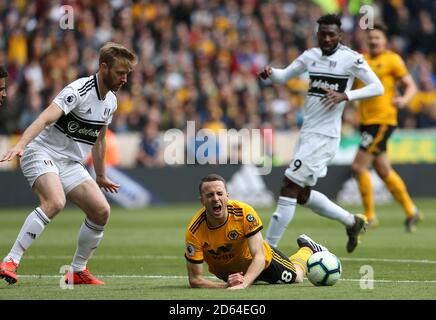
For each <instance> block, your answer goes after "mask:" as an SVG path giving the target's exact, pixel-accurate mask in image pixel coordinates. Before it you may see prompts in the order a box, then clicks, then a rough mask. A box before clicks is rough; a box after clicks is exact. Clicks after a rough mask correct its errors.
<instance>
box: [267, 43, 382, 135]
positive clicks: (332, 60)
mask: <svg viewBox="0 0 436 320" xmlns="http://www.w3.org/2000/svg"><path fill="white" fill-rule="evenodd" d="M272 71H273V72H272V75H271V76H270V78H271V80H272V81H273V82H277V83H284V82H286V81H287V80H289V79H291V78H293V77H295V76H297V75H299V74H302V73H304V72H306V71H307V72H308V73H309V78H310V83H309V89H308V91H307V94H306V100H305V103H304V107H303V116H304V120H303V126H302V128H301V132H314V133H320V134H324V135H326V136H330V137H340V134H341V124H342V112H343V110H344V107H345V105H346V102H345V101H343V102H341V103H339V104H337V105H335V106H333V107H330V108H327V107H326V106H325V105H323V104H322V103H321V101H320V98H321V97H322V96H323V95H324V94H325V92H324V91H323V89H325V88H328V89H332V90H335V91H337V92H343V93H345V94H346V95H347V96H348V100H349V101H352V100H357V99H362V98H370V97H372V96H377V95H381V94H383V85H382V84H381V82H380V80H379V79H378V78H377V76H376V75H375V73H374V72H373V71H372V69H371V68H370V67H369V65H368V63H367V62H366V61H365V60H364V58H363V56H362V55H361V54H359V53H357V52H356V51H353V50H351V49H350V48H348V47H346V46H344V45H342V44H339V45H338V47H337V48H336V50H335V51H334V52H333V53H331V54H330V55H323V53H322V51H321V49H320V48H312V49H309V50H306V51H305V52H304V53H303V54H301V55H300V56H299V57H298V58H297V59H295V60H294V61H293V62H292V63H291V64H290V65H289V66H288V67H287V68H285V69H276V68H272ZM354 78H358V79H360V80H362V82H363V83H365V85H366V87H364V88H361V89H357V90H350V89H351V87H352V85H353V82H354Z"/></svg>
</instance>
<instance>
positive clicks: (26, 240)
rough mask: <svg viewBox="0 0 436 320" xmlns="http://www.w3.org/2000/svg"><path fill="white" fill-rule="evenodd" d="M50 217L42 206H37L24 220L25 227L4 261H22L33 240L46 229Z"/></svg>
mask: <svg viewBox="0 0 436 320" xmlns="http://www.w3.org/2000/svg"><path fill="white" fill-rule="evenodd" d="M49 223H50V219H49V218H48V217H47V216H46V215H45V213H44V211H42V209H41V208H39V207H38V208H36V209H35V210H33V212H32V213H31V214H29V215H28V216H27V219H26V221H24V224H23V227H22V228H21V230H20V233H19V234H18V237H17V240H15V243H14V245H13V246H12V249H11V251H10V252H9V254H8V255H7V256H6V257H5V259H4V261H7V260H10V259H12V260H13V261H14V262H15V263H17V264H18V263H20V260H21V257H22V256H23V254H24V251H26V250H27V249H28V248H29V247H30V245H31V244H32V243H33V241H34V240H35V239H36V238H38V236H39V235H40V234H41V233H42V232H43V231H44V228H45V226H46V225H47V224H49Z"/></svg>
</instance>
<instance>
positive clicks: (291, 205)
mask: <svg viewBox="0 0 436 320" xmlns="http://www.w3.org/2000/svg"><path fill="white" fill-rule="evenodd" d="M296 205H297V199H292V198H288V197H282V196H280V197H279V200H278V201H277V209H276V211H275V212H274V214H273V216H272V218H271V220H270V222H269V227H268V233H267V235H266V242H268V244H269V245H270V246H272V247H277V245H278V244H279V241H280V239H281V237H282V235H283V233H284V232H285V230H286V228H287V227H288V224H289V223H290V222H291V220H292V218H293V217H294V213H295V206H296Z"/></svg>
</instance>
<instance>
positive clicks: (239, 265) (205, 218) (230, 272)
mask: <svg viewBox="0 0 436 320" xmlns="http://www.w3.org/2000/svg"><path fill="white" fill-rule="evenodd" d="M199 191H200V200H201V203H202V204H203V206H204V207H203V208H202V209H201V210H200V211H198V213H197V214H196V215H195V216H194V218H193V219H192V221H191V223H190V224H189V226H188V228H187V230H186V253H185V258H186V260H187V268H188V277H189V284H190V285H191V287H193V288H229V289H243V288H246V287H248V286H250V285H251V284H252V283H254V282H255V281H265V282H268V283H270V284H274V283H294V282H296V283H301V282H303V278H304V276H305V274H306V272H307V269H306V263H307V260H308V259H309V257H310V256H311V255H312V254H313V253H315V252H318V251H324V250H327V249H326V248H325V247H323V246H321V245H319V244H317V243H315V242H314V241H313V240H312V239H310V238H309V237H308V236H306V235H300V236H299V237H298V239H297V243H298V246H299V247H300V249H299V250H298V251H297V253H295V254H294V255H292V256H291V257H289V258H288V257H287V256H286V255H284V254H283V253H281V252H280V251H278V250H277V249H275V248H271V247H270V246H269V245H268V243H266V242H265V241H264V240H263V237H262V234H261V233H260V230H262V228H263V225H262V221H261V220H260V218H259V216H258V214H257V213H256V211H255V210H254V209H253V208H252V207H251V206H249V205H248V204H245V203H243V202H240V201H236V200H230V199H229V198H228V196H229V194H228V193H227V189H226V182H225V180H224V178H223V177H221V176H219V175H217V174H209V175H207V176H206V177H204V178H203V179H202V180H201V182H200V186H199ZM203 261H204V262H206V263H207V264H208V266H209V271H210V272H211V273H212V274H214V275H215V276H216V277H218V278H219V279H221V280H223V281H224V283H218V282H214V281H210V280H208V279H206V278H205V277H204V276H203Z"/></svg>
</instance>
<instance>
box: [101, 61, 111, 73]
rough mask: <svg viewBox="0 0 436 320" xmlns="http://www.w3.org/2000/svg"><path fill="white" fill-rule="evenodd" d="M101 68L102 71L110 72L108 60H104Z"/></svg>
mask: <svg viewBox="0 0 436 320" xmlns="http://www.w3.org/2000/svg"><path fill="white" fill-rule="evenodd" d="M100 69H101V70H102V71H104V72H108V70H109V66H108V65H107V63H106V62H102V63H101V64H100Z"/></svg>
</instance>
